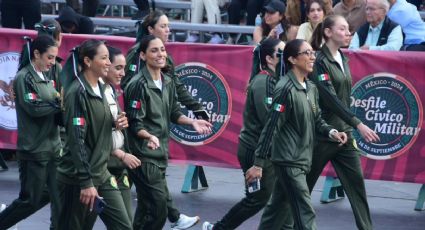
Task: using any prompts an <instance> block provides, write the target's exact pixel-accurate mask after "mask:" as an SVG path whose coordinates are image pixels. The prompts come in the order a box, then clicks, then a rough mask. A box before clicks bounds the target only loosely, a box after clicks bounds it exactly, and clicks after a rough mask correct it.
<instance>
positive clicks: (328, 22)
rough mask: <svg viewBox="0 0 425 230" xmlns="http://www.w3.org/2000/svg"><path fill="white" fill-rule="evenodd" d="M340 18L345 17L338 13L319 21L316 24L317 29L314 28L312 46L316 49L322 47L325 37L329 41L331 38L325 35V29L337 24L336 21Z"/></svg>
mask: <svg viewBox="0 0 425 230" xmlns="http://www.w3.org/2000/svg"><path fill="white" fill-rule="evenodd" d="M338 18H344V17H343V16H341V15H337V14H333V15H329V16H327V17H326V18H325V19H324V20H323V22H321V23H319V24H318V25H317V26H316V29H315V30H314V32H313V35H312V36H311V46H312V47H313V49H314V50H318V49H320V46H321V45H322V40H323V39H325V41H328V39H329V38H328V37H326V36H325V29H326V28H329V29H331V28H332V27H333V26H334V25H335V22H336V20H337V19H338ZM344 20H345V19H344Z"/></svg>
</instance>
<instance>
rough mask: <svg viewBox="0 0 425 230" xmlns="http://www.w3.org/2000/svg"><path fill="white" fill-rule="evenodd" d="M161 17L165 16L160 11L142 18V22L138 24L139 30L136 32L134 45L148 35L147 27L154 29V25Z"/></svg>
mask: <svg viewBox="0 0 425 230" xmlns="http://www.w3.org/2000/svg"><path fill="white" fill-rule="evenodd" d="M163 15H165V14H164V13H163V12H162V11H160V10H155V11H152V12H150V13H149V14H148V15H146V16H145V17H144V18H143V21H141V23H139V28H138V30H137V36H136V43H137V42H140V40H141V39H142V37H143V36H146V35H148V34H149V30H148V28H149V26H150V27H152V28H154V27H155V25H156V23H158V21H159V18H160V17H161V16H163Z"/></svg>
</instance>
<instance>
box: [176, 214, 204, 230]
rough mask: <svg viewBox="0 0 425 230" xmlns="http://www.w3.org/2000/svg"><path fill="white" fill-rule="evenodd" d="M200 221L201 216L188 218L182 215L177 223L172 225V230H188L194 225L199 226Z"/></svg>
mask: <svg viewBox="0 0 425 230" xmlns="http://www.w3.org/2000/svg"><path fill="white" fill-rule="evenodd" d="M198 221H199V216H193V217H190V216H186V215H185V214H180V217H179V219H178V220H177V222H175V223H171V230H182V229H188V228H190V227H192V226H193V225H195V224H197V223H198Z"/></svg>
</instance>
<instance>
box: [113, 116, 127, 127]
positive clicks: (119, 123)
mask: <svg viewBox="0 0 425 230" xmlns="http://www.w3.org/2000/svg"><path fill="white" fill-rule="evenodd" d="M127 127H128V120H127V117H126V116H125V112H121V113H120V114H119V115H118V118H117V120H116V121H115V128H116V129H118V130H123V129H125V128H127Z"/></svg>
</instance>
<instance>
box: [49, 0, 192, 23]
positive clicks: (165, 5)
mask: <svg viewBox="0 0 425 230" xmlns="http://www.w3.org/2000/svg"><path fill="white" fill-rule="evenodd" d="M41 3H43V4H51V8H52V14H56V13H57V12H58V10H59V4H66V0H41ZM99 4H100V5H106V6H107V8H106V10H105V12H104V15H105V14H106V11H107V10H108V9H109V8H110V7H111V6H119V11H120V17H124V6H129V7H134V8H135V9H137V7H136V4H134V2H133V0H100V1H99ZM155 6H156V7H157V8H161V9H182V10H185V11H186V12H185V20H186V21H189V20H190V10H191V2H190V1H179V0H155Z"/></svg>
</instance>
